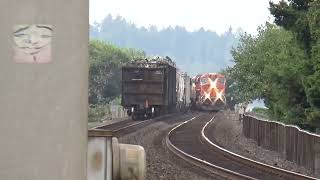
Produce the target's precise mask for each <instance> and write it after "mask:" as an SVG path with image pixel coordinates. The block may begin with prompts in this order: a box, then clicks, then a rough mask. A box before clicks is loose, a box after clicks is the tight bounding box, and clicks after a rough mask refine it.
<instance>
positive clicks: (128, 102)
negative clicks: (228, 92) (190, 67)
mask: <svg viewBox="0 0 320 180" xmlns="http://www.w3.org/2000/svg"><path fill="white" fill-rule="evenodd" d="M225 83H226V82H225V78H224V76H223V75H222V74H215V73H208V74H202V75H198V76H196V77H194V78H190V77H189V76H188V75H187V73H184V72H181V71H180V70H179V69H178V68H177V67H176V65H175V63H174V62H173V61H172V60H171V59H170V58H169V57H164V58H163V57H154V58H144V59H134V60H132V61H130V62H129V63H127V64H126V65H124V66H123V67H122V83H121V85H122V88H121V89H122V91H121V105H122V106H123V107H124V108H125V109H126V110H127V114H128V115H129V116H131V117H132V119H133V120H138V119H147V118H150V117H154V116H157V115H160V114H166V113H170V112H179V111H187V110H188V109H190V108H193V109H199V110H221V109H224V108H225V107H226V102H225V101H226V100H225Z"/></svg>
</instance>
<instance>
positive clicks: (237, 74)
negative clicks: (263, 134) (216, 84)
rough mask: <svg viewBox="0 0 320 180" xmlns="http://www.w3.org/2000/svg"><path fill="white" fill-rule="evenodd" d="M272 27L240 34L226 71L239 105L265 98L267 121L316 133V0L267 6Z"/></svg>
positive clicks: (319, 66) (319, 49) (319, 34)
mask: <svg viewBox="0 0 320 180" xmlns="http://www.w3.org/2000/svg"><path fill="white" fill-rule="evenodd" d="M269 9H270V12H271V14H272V15H273V16H274V17H275V24H272V23H266V24H265V25H264V26H261V27H260V28H259V29H258V31H259V33H258V35H257V36H252V35H249V34H243V35H242V37H241V39H240V44H239V45H238V46H237V48H234V49H233V50H232V55H233V58H234V61H235V65H234V66H233V67H232V68H229V69H227V74H228V75H229V76H230V77H231V78H232V79H233V81H234V83H233V88H236V90H237V91H236V92H237V94H239V95H240V96H241V97H239V98H240V99H241V100H243V101H245V102H250V101H252V100H254V99H264V101H265V105H266V107H267V108H268V110H267V113H268V116H269V117H271V118H273V119H278V120H279V121H282V122H284V123H289V124H296V125H302V124H304V125H305V124H307V125H309V126H311V127H313V129H314V128H320V11H319V9H320V1H317V0H303V1H301V0H289V1H280V2H279V3H272V2H270V8H269Z"/></svg>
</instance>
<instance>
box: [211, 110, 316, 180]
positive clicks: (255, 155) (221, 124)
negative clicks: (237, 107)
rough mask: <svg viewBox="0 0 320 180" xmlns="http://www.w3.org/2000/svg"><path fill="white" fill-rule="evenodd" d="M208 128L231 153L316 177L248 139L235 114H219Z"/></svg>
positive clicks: (216, 139) (212, 135)
mask: <svg viewBox="0 0 320 180" xmlns="http://www.w3.org/2000/svg"><path fill="white" fill-rule="evenodd" d="M208 128H209V129H208V131H207V136H208V137H209V138H210V139H212V140H213V141H215V142H217V143H218V145H220V146H221V147H223V148H225V149H227V150H229V151H232V152H234V153H237V154H239V155H242V156H245V157H247V158H250V159H253V160H256V161H259V162H262V163H265V164H269V165H271V166H275V167H279V168H282V169H286V170H289V171H293V172H297V173H300V174H304V175H308V176H313V177H315V175H314V174H313V173H312V172H311V171H310V170H308V169H306V168H304V167H301V166H298V165H297V164H295V163H293V162H291V161H288V160H286V159H284V158H283V157H281V154H280V153H278V152H275V151H270V150H267V149H264V148H262V147H260V146H258V145H257V143H256V142H255V141H254V140H252V139H248V138H246V137H245V136H244V135H243V133H242V122H240V121H239V119H238V116H237V114H235V113H232V112H230V111H225V112H223V113H218V114H217V116H216V118H215V120H214V121H213V122H212V123H211V124H210V125H209V126H208Z"/></svg>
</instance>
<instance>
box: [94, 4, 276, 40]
mask: <svg viewBox="0 0 320 180" xmlns="http://www.w3.org/2000/svg"><path fill="white" fill-rule="evenodd" d="M272 1H274V2H278V1H279V0H272ZM268 7H269V0H90V16H89V19H90V24H93V23H94V22H98V23H99V22H101V21H102V20H103V18H104V17H105V16H107V15H108V14H111V15H112V16H114V17H116V16H118V15H119V16H122V17H123V18H125V19H126V20H128V21H129V22H132V23H135V24H136V25H137V26H138V27H141V26H144V27H149V26H151V25H156V26H157V27H158V28H159V29H162V28H165V27H168V26H172V27H175V26H177V25H179V26H184V27H185V28H186V29H187V30H189V31H195V30H198V29H200V28H201V27H203V28H204V29H205V30H211V31H215V32H217V33H219V34H221V33H223V32H225V31H227V30H228V29H229V27H230V26H231V27H232V28H233V30H234V31H235V30H236V29H237V28H239V27H240V28H242V29H243V30H244V31H245V32H248V33H250V34H256V33H257V27H258V26H259V25H261V24H264V23H265V22H266V21H273V18H272V16H271V15H270V13H269V10H268Z"/></svg>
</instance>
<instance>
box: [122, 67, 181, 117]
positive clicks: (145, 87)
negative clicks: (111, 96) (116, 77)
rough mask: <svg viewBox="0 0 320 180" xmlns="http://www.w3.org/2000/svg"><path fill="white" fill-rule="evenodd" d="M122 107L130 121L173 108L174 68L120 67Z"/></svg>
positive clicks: (174, 97) (175, 95)
mask: <svg viewBox="0 0 320 180" xmlns="http://www.w3.org/2000/svg"><path fill="white" fill-rule="evenodd" d="M121 97H122V98H121V104H122V106H123V107H124V108H126V109H127V113H128V115H129V116H132V119H134V120H136V119H143V118H148V117H152V116H156V115H159V114H162V113H168V112H171V111H174V110H175V108H176V101H177V92H176V68H175V67H174V66H173V65H172V64H169V63H165V62H160V63H159V62H147V63H146V62H143V63H139V62H134V63H129V64H127V65H125V66H123V67H122V96H121Z"/></svg>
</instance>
